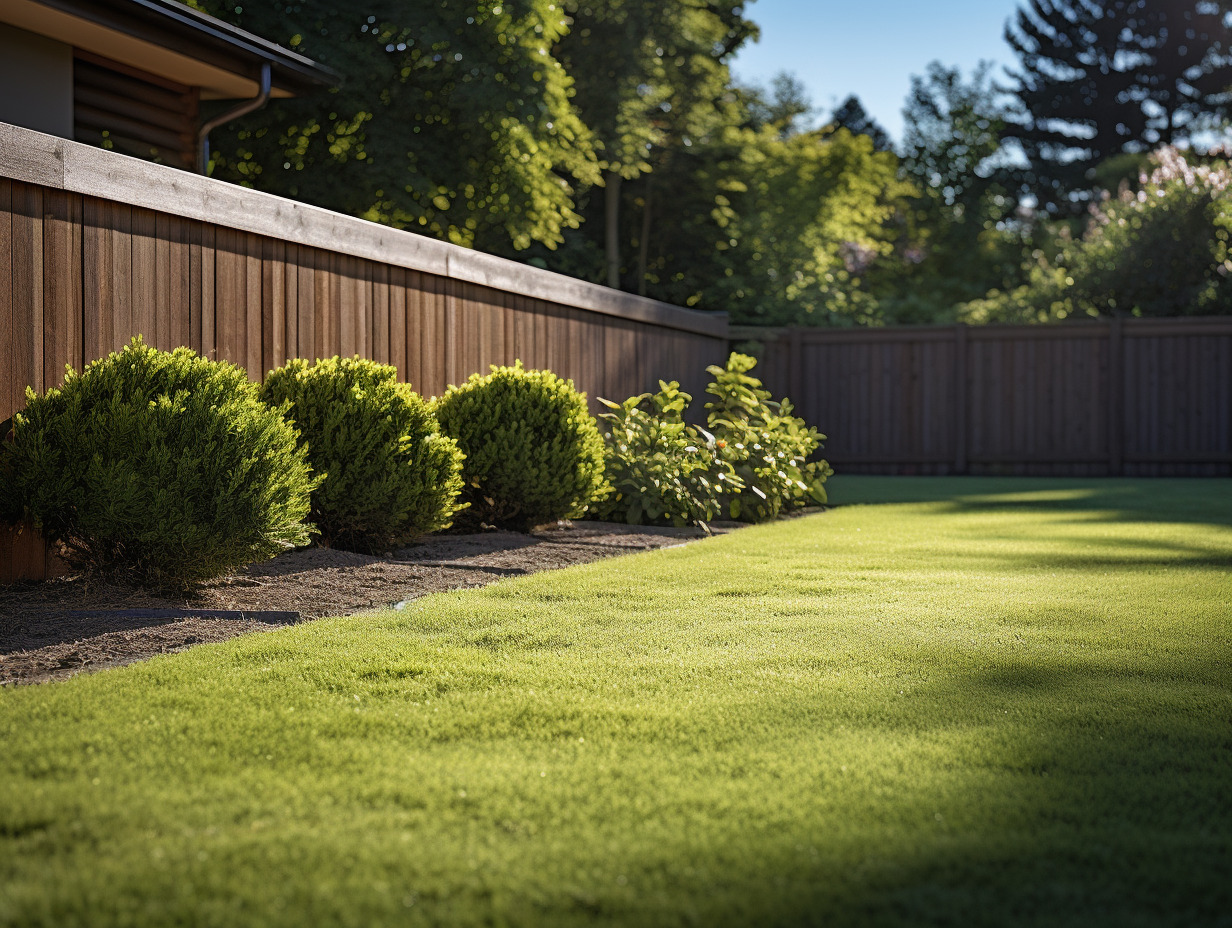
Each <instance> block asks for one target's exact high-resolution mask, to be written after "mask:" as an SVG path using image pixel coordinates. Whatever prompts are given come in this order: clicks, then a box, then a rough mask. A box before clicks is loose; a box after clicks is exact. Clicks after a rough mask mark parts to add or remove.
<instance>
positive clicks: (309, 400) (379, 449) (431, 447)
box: [261, 357, 462, 553]
mask: <svg viewBox="0 0 1232 928" xmlns="http://www.w3.org/2000/svg"><path fill="white" fill-rule="evenodd" d="M261 396H262V398H263V399H264V400H265V401H266V402H267V403H270V404H272V405H275V406H279V407H281V408H283V409H284V410H285V414H286V416H287V417H288V419H289V420H290V421H291V422H292V423H294V425H295V426H296V428H298V429H299V440H300V444H301V446H302V447H303V448H304V449H305V450H306V452H307V455H308V460H309V461H310V462H311V463H312V466H313V468H314V469H315V470H316V471H317V472H318V473H319V474H321V475H322V478H323V479H322V481H321V485H320V486H319V487H317V489H316V491H315V492H314V493H313V494H312V518H313V520H314V521H315V523H316V525H317V528H318V529H319V531H320V533H321V537H322V539H323V540H324V541H325V543H326V544H329V545H331V546H332V547H336V548H343V549H346V550H351V551H361V552H367V553H372V552H381V551H387V550H390V549H391V548H396V547H401V546H402V545H406V544H409V543H410V542H412V541H414V540H415V539H416V538H418V537H419V536H421V535H425V534H427V533H429V532H435V531H439V530H440V529H442V528H446V527H448V526H449V525H450V522H451V520H452V519H453V517H454V514H455V513H456V512H457V510H458V508H459V506H460V505H461V504H460V503H459V502H458V494H459V492H460V491H461V489H462V479H461V476H460V473H461V467H462V455H461V453H460V452H459V451H458V447H457V443H456V442H454V440H453V439H452V438H448V437H446V436H444V435H442V434H441V432H440V426H439V425H438V424H437V421H436V417H435V416H434V415H433V414H432V411H431V409H430V408H429V404H428V403H427V402H426V401H425V400H424V399H423V398H421V397H420V396H419V394H417V393H415V392H414V391H413V390H411V389H410V387H409V386H407V385H406V384H400V383H398V381H397V371H396V370H395V369H394V368H393V367H390V366H389V365H387V364H378V363H377V362H375V361H368V360H364V359H363V358H359V357H355V358H338V357H334V358H327V359H325V360H322V361H316V362H315V363H313V362H310V361H305V360H303V359H296V360H293V361H289V362H287V364H286V365H285V366H283V367H280V368H278V369H277V370H274V371H270V373H269V374H268V375H267V376H266V378H265V383H264V385H263V386H262V388H261Z"/></svg>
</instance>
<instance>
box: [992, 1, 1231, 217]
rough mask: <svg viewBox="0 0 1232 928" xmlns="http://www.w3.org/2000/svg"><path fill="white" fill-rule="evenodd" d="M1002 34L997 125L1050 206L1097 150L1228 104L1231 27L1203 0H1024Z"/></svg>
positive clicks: (1194, 128) (1063, 202) (1026, 178)
mask: <svg viewBox="0 0 1232 928" xmlns="http://www.w3.org/2000/svg"><path fill="white" fill-rule="evenodd" d="M1005 35H1006V41H1007V42H1009V44H1010V47H1011V48H1013V49H1014V51H1015V52H1016V53H1017V55H1018V58H1019V61H1020V65H1021V66H1020V69H1019V70H1018V71H1012V72H1010V77H1011V79H1012V80H1013V82H1014V83H1013V84H1012V85H1011V86H1009V87H1007V88H1005V89H1006V90H1008V91H1009V92H1011V93H1012V94H1014V96H1015V97H1017V99H1018V103H1019V104H1020V107H1021V111H1020V114H1019V118H1018V119H1017V120H1016V121H1015V122H1014V123H1012V124H1011V125H1010V126H1009V127H1008V129H1007V131H1006V137H1007V138H1009V139H1014V140H1017V142H1018V143H1019V144H1020V145H1021V146H1022V149H1023V152H1024V154H1025V156H1026V160H1027V162H1028V165H1029V168H1028V170H1027V171H1025V172H1023V174H1022V176H1021V177H1020V182H1021V185H1022V188H1023V192H1025V193H1030V194H1032V195H1034V196H1035V198H1036V199H1037V200H1038V201H1039V203H1040V205H1041V206H1043V207H1045V208H1048V209H1050V210H1052V211H1059V212H1063V213H1064V212H1071V211H1073V209H1074V208H1076V207H1078V206H1080V205H1081V204H1082V203H1083V202H1084V201H1085V199H1086V197H1087V194H1088V193H1089V191H1090V190H1091V188H1092V187H1093V186H1094V169H1095V168H1096V167H1097V166H1098V165H1099V163H1100V162H1101V161H1103V160H1104V159H1106V158H1108V157H1110V156H1113V155H1117V154H1121V153H1126V152H1142V151H1149V150H1151V149H1153V148H1156V147H1158V146H1160V145H1170V144H1174V143H1177V142H1182V141H1189V140H1190V139H1191V138H1192V137H1193V136H1194V135H1195V134H1197V133H1198V132H1200V131H1201V130H1202V129H1203V128H1206V127H1208V126H1209V125H1210V124H1211V122H1212V120H1213V119H1214V118H1216V117H1218V116H1219V115H1221V114H1222V113H1223V111H1224V109H1225V106H1226V104H1227V100H1228V94H1227V93H1226V90H1227V86H1228V83H1229V80H1228V75H1227V71H1226V69H1227V67H1228V65H1229V64H1230V63H1232V54H1230V50H1232V31H1230V30H1229V28H1228V26H1227V25H1226V24H1225V22H1224V15H1223V13H1222V12H1220V11H1219V9H1218V8H1217V6H1216V5H1215V4H1214V3H1211V2H1208V0H1027V2H1026V3H1025V4H1024V5H1023V6H1022V7H1021V8H1020V9H1019V10H1018V12H1017V15H1016V16H1015V17H1014V18H1013V19H1012V20H1011V21H1010V23H1009V24H1008V25H1007V27H1006V32H1005Z"/></svg>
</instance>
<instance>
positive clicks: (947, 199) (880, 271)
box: [872, 61, 1028, 323]
mask: <svg viewBox="0 0 1232 928" xmlns="http://www.w3.org/2000/svg"><path fill="white" fill-rule="evenodd" d="M991 68H992V65H991V63H989V62H984V63H982V64H980V65H979V66H978V67H977V68H976V70H975V72H974V73H973V74H972V76H971V78H970V80H965V79H964V78H963V75H962V72H961V71H960V70H959V69H958V68H949V67H946V66H944V65H942V64H941V63H940V62H935V61H934V62H932V63H931V64H930V65H929V66H928V69H927V71H926V73H925V74H924V75H923V76H918V75H917V76H914V77H912V79H911V92H910V94H909V95H908V97H907V101H906V105H905V107H904V109H903V121H904V133H903V144H902V173H903V176H904V178H905V179H907V180H909V181H910V182H911V183H912V185H913V186H914V188H915V194H914V196H912V197H911V199H910V201H909V209H908V211H907V212H906V214H905V215H906V220H905V223H904V228H903V232H902V238H901V239H900V241H899V243H898V247H897V249H896V252H895V255H894V260H889V261H881V262H879V266H878V268H877V271H876V274H875V275H874V276H875V280H874V281H873V282H872V287H873V289H874V291H875V292H876V293H877V295H878V298H879V302H880V310H881V313H882V315H883V316H884V317H885V318H886V319H887V321H896V322H911V323H933V322H945V321H952V319H953V318H954V313H955V309H956V307H957V305H958V304H960V303H963V302H966V301H968V300H972V299H976V298H978V297H982V296H983V295H984V294H985V293H987V292H988V291H989V290H990V289H994V288H1001V289H1005V288H1007V287H1012V286H1015V285H1017V283H1019V282H1020V279H1021V276H1022V271H1021V264H1022V253H1023V248H1024V237H1025V235H1026V234H1027V231H1028V230H1027V228H1026V226H1025V225H1024V224H1023V223H1022V222H1020V221H1018V220H1017V219H1016V218H1015V216H1014V211H1015V209H1016V207H1017V197H1016V196H1015V195H1014V194H1013V192H1012V190H1010V189H1009V188H1008V186H1007V185H1006V184H1005V182H1004V180H1003V177H1002V174H1003V168H1004V165H1005V164H1006V157H1005V153H1004V151H1003V148H1002V145H1001V133H1002V131H1003V129H1004V128H1005V125H1006V105H1005V103H1004V101H1003V100H1002V99H1001V98H1000V97H999V95H998V94H997V92H996V89H995V88H994V87H993V86H992V81H991V77H990V71H991Z"/></svg>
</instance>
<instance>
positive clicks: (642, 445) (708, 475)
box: [593, 381, 741, 530]
mask: <svg viewBox="0 0 1232 928" xmlns="http://www.w3.org/2000/svg"><path fill="white" fill-rule="evenodd" d="M692 399H693V398H692V397H691V396H690V395H689V394H688V393H683V392H681V390H680V384H678V383H676V381H672V382H671V383H665V382H663V381H659V392H658V393H654V394H650V393H643V394H642V395H641V396H632V397H630V398H629V399H627V400H625V401H624V402H623V403H613V402H610V401H609V400H601V401H600V402H602V403H603V404H604V405H606V406H607V407H608V408H609V409H611V410H612V411H611V412H606V413H602V414H601V415H600V416H599V418H600V419H602V420H604V422H605V423H606V424H607V429H608V431H607V432H605V433H604V436H603V437H604V440H605V442H606V446H607V447H606V457H605V466H606V470H607V480H608V483H610V484H611V486H612V493H611V495H609V496H608V497H607V498H606V499H604V500H603V501H601V502H599V503H597V504H596V505H595V506H594V507H593V511H594V515H595V516H596V517H597V518H600V519H607V520H614V521H624V522H628V523H629V524H630V525H647V524H649V525H675V526H678V527H680V526H685V525H690V524H692V525H697V526H699V527H701V528H704V529H707V530H709V523H710V522H711V521H712V520H713V519H716V518H718V517H719V516H720V515H722V514H723V510H724V505H723V501H724V499H725V497H726V496H727V495H728V494H729V493H733V492H739V490H740V487H741V483H740V480H739V478H738V477H736V475H735V471H734V470H733V469H732V468H731V467H730V466H729V465H727V464H726V463H725V462H724V461H723V460H722V458H720V457H719V456H718V453H717V450H716V443H715V439H714V437H713V436H712V435H709V434H705V433H703V432H702V430H699V429H696V428H694V427H693V426H690V425H688V424H686V423H685V421H684V413H685V410H686V409H687V408H688V405H689V403H690V402H691V401H692Z"/></svg>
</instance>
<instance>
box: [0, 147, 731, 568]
mask: <svg viewBox="0 0 1232 928" xmlns="http://www.w3.org/2000/svg"><path fill="white" fill-rule="evenodd" d="M138 334H139V335H142V336H143V337H144V338H145V340H146V342H147V343H149V344H152V345H155V346H157V347H160V348H173V347H176V346H179V345H187V346H189V347H191V348H193V349H194V350H196V351H198V352H200V353H202V354H204V355H206V356H208V357H214V358H218V359H221V360H228V361H232V362H234V363H235V364H238V365H239V366H241V367H243V368H245V369H246V370H247V372H248V374H249V376H250V377H252V378H253V379H260V378H261V377H263V376H264V374H265V373H266V372H267V371H268V370H270V369H271V368H273V367H276V366H278V365H280V364H282V363H284V362H285V361H286V359H287V358H290V357H309V358H317V357H328V356H331V355H334V354H343V355H352V354H359V355H362V356H364V357H371V358H374V359H376V360H380V361H387V362H392V363H394V364H395V365H396V366H397V368H398V372H399V376H400V377H401V378H402V379H404V380H408V381H410V382H411V383H412V384H414V385H415V387H416V389H417V390H419V392H421V393H423V394H424V395H428V396H432V395H439V394H440V393H442V392H443V391H444V390H445V388H446V387H447V386H448V385H449V384H451V383H458V382H461V381H463V380H465V379H466V377H467V376H468V375H469V374H471V373H474V372H486V371H487V369H488V366H489V365H490V364H512V363H513V362H514V361H515V360H517V359H521V360H522V361H523V362H524V363H525V364H526V365H527V366H528V367H549V368H551V369H553V370H555V371H556V372H557V373H559V374H561V375H562V376H566V377H572V378H573V380H574V381H575V383H576V384H577V385H578V387H579V388H580V389H582V390H585V391H586V392H587V393H588V394H589V396H590V398H591V404H592V408H593V409H594V410H595V411H598V410H600V409H601V408H602V407H601V406H600V405H599V404H598V402H597V399H596V398H597V397H599V396H604V397H609V398H615V399H623V398H624V397H626V396H629V395H632V394H635V393H641V392H643V391H645V390H649V389H653V388H654V387H655V385H656V384H657V382H658V380H659V379H676V380H680V381H682V382H683V383H686V384H688V385H690V386H691V387H692V388H693V389H694V391H695V392H698V393H700V392H701V389H702V388H704V384H705V380H704V377H705V375H704V373H703V372H704V368H705V367H706V365H708V364H712V363H716V362H721V361H722V360H723V358H724V356H725V353H726V350H727V319H726V316H725V315H723V314H721V313H718V314H716V313H700V312H695V311H692V310H686V309H681V308H679V307H674V306H668V305H665V304H662V303H656V302H654V301H652V300H646V299H642V298H639V297H635V296H632V295H630V294H625V293H620V292H618V291H614V290H609V289H607V288H605V287H598V286H595V285H592V284H587V283H584V282H581V281H576V280H571V279H569V278H565V277H562V276H560V275H556V274H550V273H548V272H545V271H540V270H537V269H534V268H528V267H524V266H522V265H518V264H515V263H514V262H510V261H504V260H502V259H498V258H494V257H491V256H488V255H481V254H478V253H475V252H469V251H467V250H465V249H461V248H457V247H455V246H451V245H445V244H443V243H440V242H435V241H433V240H430V239H424V238H421V237H419V236H415V235H411V234H409V233H405V232H398V231H396V230H392V229H388V228H385V227H382V226H377V225H374V224H372V223H367V222H363V221H361V220H357V219H353V218H350V217H345V216H340V215H337V214H334V213H329V212H326V211H324V210H318V209H315V208H312V207H307V206H304V205H302V204H298V203H293V202H291V201H287V200H282V199H279V198H277V197H271V196H268V195H265V194H259V193H256V192H254V191H250V190H246V189H244V188H240V187H234V186H232V185H229V184H224V183H221V182H218V181H212V180H209V179H207V178H202V177H197V176H195V175H189V174H185V173H184V172H182V171H177V170H174V169H171V168H167V167H163V166H159V165H153V164H148V163H146V162H141V161H136V160H135V159H131V158H126V157H124V156H121V155H117V154H115V153H113V152H106V151H102V150H100V149H95V148H91V147H89V146H84V145H78V144H76V143H73V142H67V141H64V140H61V139H54V138H52V137H50V136H45V135H41V134H39V133H35V132H28V131H26V130H23V129H18V128H16V127H13V126H7V125H4V124H0V362H2V363H0V422H2V421H4V420H6V419H8V418H9V417H10V416H11V415H13V413H15V412H17V411H19V410H20V409H21V408H22V407H23V406H24V405H25V389H26V387H27V386H32V387H34V389H35V390H39V391H41V390H43V389H45V388H47V387H51V386H56V385H58V384H59V383H60V382H62V379H63V375H64V367H65V365H66V364H71V365H73V366H74V367H78V368H79V367H80V366H81V365H82V364H83V363H88V362H89V361H91V360H93V359H95V358H98V357H102V356H104V355H106V354H107V353H108V352H110V351H114V350H117V349H119V348H121V347H123V346H124V345H125V344H126V343H127V342H128V341H129V340H130V339H131V338H132V336H134V335H138ZM0 528H3V531H2V532H0V582H4V581H11V580H14V579H21V578H39V577H42V576H46V575H47V574H48V573H49V572H52V571H54V570H55V565H54V564H53V563H52V562H51V561H50V560H49V559H48V558H47V556H46V551H45V546H44V545H43V544H42V542H41V540H39V539H38V538H37V536H35V535H34V533H32V532H31V531H30V530H29V529H28V527H26V528H25V529H23V530H22V531H18V530H17V527H8V526H3V527H0Z"/></svg>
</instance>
